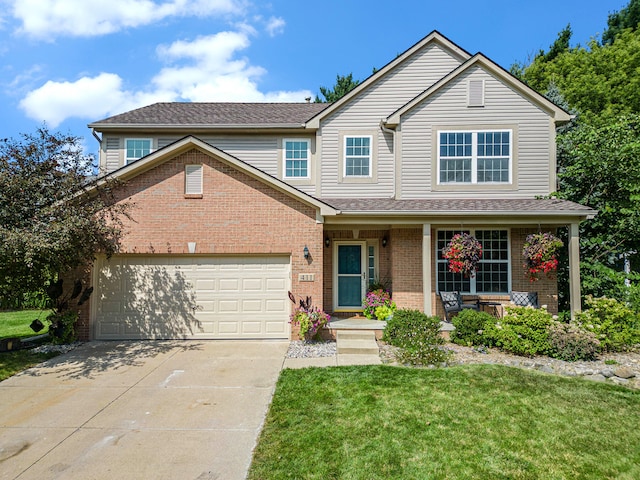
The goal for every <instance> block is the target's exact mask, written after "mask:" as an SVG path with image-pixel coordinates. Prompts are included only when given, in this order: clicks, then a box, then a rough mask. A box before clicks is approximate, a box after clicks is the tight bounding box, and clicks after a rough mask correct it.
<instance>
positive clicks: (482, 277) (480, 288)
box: [436, 229, 509, 294]
mask: <svg viewBox="0 0 640 480" xmlns="http://www.w3.org/2000/svg"><path fill="white" fill-rule="evenodd" d="M456 233H468V234H471V235H473V236H474V237H476V238H477V239H478V241H479V242H480V244H481V245H482V258H481V259H480V262H479V264H478V270H477V271H476V274H475V275H474V276H473V277H464V276H463V275H462V274H461V273H452V272H450V271H449V265H448V261H447V259H446V258H444V256H443V255H442V252H443V250H444V249H445V248H446V246H447V245H448V244H449V242H450V241H451V238H452V237H453V236H454V235H455V234H456ZM436 249H437V251H436V264H437V265H436V268H437V280H438V291H443V292H449V291H455V290H457V291H459V292H463V293H470V294H481V293H508V292H509V232H508V230H480V229H478V230H440V231H438V237H437V244H436Z"/></svg>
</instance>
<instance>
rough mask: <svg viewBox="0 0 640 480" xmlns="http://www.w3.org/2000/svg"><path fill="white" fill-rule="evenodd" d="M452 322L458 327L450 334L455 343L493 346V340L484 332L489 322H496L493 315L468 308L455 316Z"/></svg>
mask: <svg viewBox="0 0 640 480" xmlns="http://www.w3.org/2000/svg"><path fill="white" fill-rule="evenodd" d="M451 323H452V324H453V326H454V327H456V329H455V330H454V331H452V332H451V334H450V338H451V341H452V342H453V343H457V344H458V345H466V346H472V345H485V346H491V341H490V340H489V339H488V338H487V337H485V336H484V335H483V334H484V331H485V329H486V327H485V325H486V324H487V323H492V324H495V323H496V319H495V317H493V315H490V314H488V313H486V312H478V311H476V310H472V309H470V308H467V309H464V310H462V311H461V312H460V313H458V314H457V315H456V316H455V317H453V319H452V320H451Z"/></svg>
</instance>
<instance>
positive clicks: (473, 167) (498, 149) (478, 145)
mask: <svg viewBox="0 0 640 480" xmlns="http://www.w3.org/2000/svg"><path fill="white" fill-rule="evenodd" d="M511 143H512V141H511V130H500V131H471V132H447V131H441V132H439V133H438V168H439V176H438V180H439V183H440V184H453V183H471V184H479V183H509V182H510V168H511V155H512V153H511V152H512V148H511V147H512V145H511Z"/></svg>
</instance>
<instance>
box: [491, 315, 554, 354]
mask: <svg viewBox="0 0 640 480" xmlns="http://www.w3.org/2000/svg"><path fill="white" fill-rule="evenodd" d="M505 310H506V314H505V315H504V317H502V318H501V319H500V320H497V321H496V322H495V323H491V322H487V323H486V324H485V330H484V336H485V337H486V338H487V339H488V341H489V342H491V344H493V345H495V346H497V347H499V348H501V349H502V350H504V351H506V352H510V353H515V354H516V355H524V356H534V355H548V354H549V353H551V344H550V343H549V335H548V333H547V329H548V327H549V326H551V323H552V322H553V317H552V316H551V314H550V313H549V312H547V311H546V310H545V309H543V308H531V307H505Z"/></svg>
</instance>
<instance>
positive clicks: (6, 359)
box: [0, 350, 60, 381]
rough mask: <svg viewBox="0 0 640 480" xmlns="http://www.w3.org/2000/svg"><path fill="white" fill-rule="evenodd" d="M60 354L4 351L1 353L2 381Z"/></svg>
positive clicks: (0, 378) (0, 376)
mask: <svg viewBox="0 0 640 480" xmlns="http://www.w3.org/2000/svg"><path fill="white" fill-rule="evenodd" d="M58 355H60V354H59V353H58V352H51V353H34V352H32V351H30V350H17V351H14V352H2V353H0V381H2V380H4V379H6V378H9V377H10V376H12V375H15V374H16V373H18V372H21V371H23V370H26V369H27V368H30V367H33V366H34V365H37V364H39V363H42V362H44V361H45V360H48V359H50V358H53V357H57V356H58Z"/></svg>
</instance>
